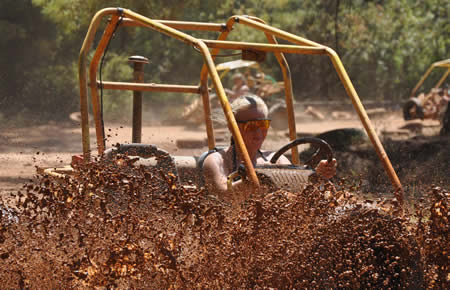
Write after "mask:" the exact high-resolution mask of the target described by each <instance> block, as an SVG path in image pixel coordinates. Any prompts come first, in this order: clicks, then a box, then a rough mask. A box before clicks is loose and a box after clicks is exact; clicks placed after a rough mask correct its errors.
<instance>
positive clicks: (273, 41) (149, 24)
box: [78, 8, 402, 202]
mask: <svg viewBox="0 0 450 290" xmlns="http://www.w3.org/2000/svg"><path fill="white" fill-rule="evenodd" d="M104 17H108V18H110V19H109V21H108V24H107V25H106V27H105V30H104V32H103V35H102V37H101V39H100V41H99V43H98V46H97V48H96V49H95V53H94V55H93V57H92V60H91V62H90V65H89V74H88V73H87V71H86V69H87V54H88V51H89V49H90V47H91V46H92V43H93V40H94V37H95V34H96V32H97V30H98V27H99V25H100V21H101V19H103V18H104ZM237 24H242V25H245V26H248V27H250V28H253V29H256V30H259V31H262V32H264V34H265V35H266V38H267V42H268V43H253V42H238V41H227V40H226V39H227V37H228V34H229V33H230V32H231V31H232V29H233V26H235V25H237ZM116 25H119V26H139V27H146V28H149V29H152V30H156V31H158V32H160V33H163V34H165V35H168V36H170V37H173V38H175V39H178V40H180V41H182V42H184V43H186V44H187V45H190V46H192V47H194V48H195V49H196V50H198V51H199V52H200V53H201V54H202V56H203V60H204V64H203V67H202V70H201V72H200V85H197V86H193V85H174V84H154V83H151V84H145V83H125V82H108V81H102V83H100V82H99V81H98V80H97V68H98V65H99V62H100V59H101V56H102V55H103V53H104V51H105V48H106V47H107V44H108V42H109V41H110V39H111V37H112V35H113V32H114V30H115V27H116ZM181 30H194V31H195V30H196V31H216V32H219V33H220V34H219V36H218V38H217V39H216V40H207V39H199V38H195V37H193V36H191V35H189V34H187V33H185V32H182V31H181ZM277 38H280V39H283V40H285V41H288V42H290V43H292V44H278V42H277ZM210 49H211V50H210ZM221 49H232V50H247V51H248V50H250V51H253V52H272V53H274V55H275V57H276V59H277V61H278V63H279V64H280V67H281V71H282V74H283V79H284V88H285V96H286V106H287V116H288V125H289V138H290V140H294V139H296V126H295V118H294V107H293V101H294V98H293V91H292V81H291V73H290V69H289V66H288V63H287V61H286V58H285V57H284V53H295V54H319V55H328V56H329V58H330V59H331V62H332V63H333V66H334V68H335V70H336V72H337V74H338V76H339V78H340V80H341V82H342V84H343V85H344V88H345V90H346V92H347V94H348V96H349V97H350V99H351V101H352V103H353V106H354V108H355V110H356V112H357V113H358V116H359V118H360V119H361V122H362V124H363V126H364V128H365V130H366V132H367V134H368V136H369V139H370V141H371V142H372V144H373V146H374V148H375V151H376V153H377V155H378V157H379V159H380V160H381V162H382V164H383V166H384V168H385V170H386V172H387V174H388V176H389V178H390V180H391V183H392V184H393V186H394V188H395V190H396V197H397V199H398V200H399V201H400V202H402V185H401V183H400V180H399V179H398V177H397V174H396V172H395V170H394V169H393V167H392V165H391V162H390V160H389V158H388V156H387V154H386V152H385V150H384V148H383V145H382V144H381V142H380V140H379V138H378V136H377V134H376V132H375V130H374V128H373V126H372V124H371V122H370V120H369V117H368V115H367V113H366V111H365V109H364V107H363V105H362V103H361V101H360V99H359V97H358V94H357V93H356V90H355V88H354V87H353V85H352V82H351V81H350V78H349V76H348V74H347V72H346V71H345V69H344V66H343V64H342V62H341V60H340V58H339V56H338V55H337V54H336V52H335V51H334V50H333V49H331V48H329V47H326V46H324V45H321V44H319V43H316V42H313V41H311V40H308V39H305V38H302V37H299V36H296V35H294V34H292V33H289V32H285V31H283V30H281V29H278V28H274V27H271V26H269V25H267V24H266V23H265V22H264V21H263V20H261V19H259V18H257V17H253V16H240V15H235V16H231V17H230V18H228V20H227V21H226V23H220V24H218V23H203V22H186V21H168V20H153V19H150V18H147V17H145V16H142V15H140V14H138V13H136V12H133V11H131V10H129V9H124V8H105V9H102V10H100V11H98V12H97V13H96V14H95V16H94V17H93V19H92V21H91V23H90V26H89V29H88V32H87V34H86V37H85V39H84V42H83V45H82V47H81V50H80V55H79V61H78V73H79V83H80V112H81V129H82V145H83V156H84V160H86V161H87V160H90V141H89V118H88V89H90V92H91V101H92V109H93V116H94V122H95V132H96V139H97V150H98V154H99V155H101V154H102V153H103V152H104V151H105V148H104V137H105V136H103V134H104V133H103V124H102V120H101V115H100V102H99V93H98V89H99V87H100V86H101V87H102V88H103V89H116V90H135V91H160V92H183V93H197V94H200V95H201V96H202V100H203V109H204V117H205V125H206V134H207V138H208V147H209V148H210V149H213V148H214V147H215V137H214V129H213V125H212V119H211V108H210V103H209V93H208V78H211V80H212V84H213V86H214V89H215V91H216V94H217V96H218V97H219V100H220V103H221V105H222V108H223V111H224V114H225V117H226V120H227V122H228V125H229V128H231V133H232V135H233V137H234V140H235V141H236V145H237V146H238V147H239V150H240V152H242V155H243V160H244V165H245V167H246V168H247V173H248V175H249V179H250V181H251V182H252V183H253V184H254V185H255V186H257V187H258V186H259V181H258V178H257V176H256V173H255V170H254V167H253V164H252V162H251V160H250V157H249V155H248V152H247V149H246V147H245V145H244V142H243V139H242V136H241V134H240V132H239V129H238V126H237V123H236V120H235V118H234V115H233V112H232V111H231V107H230V104H229V102H228V98H227V96H226V95H225V90H224V88H223V86H222V83H221V80H220V77H219V74H218V72H217V69H216V66H215V64H214V59H215V55H217V54H218V52H219V51H220V50H221ZM88 75H89V80H88ZM292 162H293V163H294V164H299V157H298V151H297V148H296V147H294V148H292Z"/></svg>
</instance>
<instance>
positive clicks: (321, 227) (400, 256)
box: [0, 160, 449, 289]
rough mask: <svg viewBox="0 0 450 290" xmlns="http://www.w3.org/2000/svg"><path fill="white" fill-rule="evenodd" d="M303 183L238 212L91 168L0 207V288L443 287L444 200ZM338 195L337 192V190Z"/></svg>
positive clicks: (435, 191) (137, 173) (143, 178)
mask: <svg viewBox="0 0 450 290" xmlns="http://www.w3.org/2000/svg"><path fill="white" fill-rule="evenodd" d="M352 186H353V185H351V184H347V183H346V182H345V180H342V181H341V182H340V184H337V185H336V187H332V186H327V185H325V186H318V185H314V184H311V185H309V186H308V187H307V188H306V189H305V190H304V191H303V192H302V193H300V194H292V193H289V192H286V191H283V190H279V191H276V192H273V193H271V194H269V195H267V196H265V197H255V198H253V199H251V200H248V201H247V202H246V203H244V204H242V205H241V206H240V207H239V208H231V207H230V206H229V205H227V204H224V203H222V202H221V201H219V200H217V199H215V198H213V197H211V196H208V195H207V193H206V192H205V191H204V190H203V189H195V188H190V189H189V188H186V187H180V186H178V185H177V184H176V183H175V177H174V176H173V175H171V174H166V173H163V172H162V171H161V170H159V169H156V168H153V169H150V168H146V167H139V168H134V167H131V166H127V165H124V166H116V165H114V166H113V165H111V163H107V162H106V161H103V160H100V161H98V162H95V163H90V164H87V165H82V166H80V167H78V168H76V170H75V172H74V174H73V175H72V176H70V177H67V178H65V179H59V180H56V179H52V178H49V177H48V176H39V177H38V181H37V182H36V183H35V184H30V185H26V186H24V188H23V190H22V191H21V192H18V193H15V194H13V195H12V196H11V198H14V199H15V200H16V202H15V206H14V207H11V206H10V207H7V206H6V204H0V209H1V210H0V218H1V224H0V226H1V227H0V280H1V281H3V282H2V283H3V284H2V287H4V288H28V287H31V288H35V287H37V286H38V285H39V287H44V288H61V287H64V288H66V287H77V288H78V287H81V288H93V287H108V288H144V289H156V288H170V287H180V288H181V287H182V288H194V287H200V288H261V287H264V288H267V287H274V288H289V287H294V288H392V287H395V288H410V289H418V288H442V289H443V288H445V285H448V276H447V275H448V273H447V272H448V268H447V267H448V266H447V264H448V263H447V261H448V252H449V242H448V199H449V194H448V192H447V191H446V190H444V189H442V188H437V187H435V188H432V189H430V193H429V197H430V199H429V200H428V202H423V203H421V204H417V205H416V211H415V212H414V213H406V212H400V211H399V210H398V207H397V206H396V204H395V202H390V201H386V200H381V199H379V200H375V201H370V200H360V199H359V198H356V197H355V196H354V194H352V190H351V188H352ZM335 188H338V189H335Z"/></svg>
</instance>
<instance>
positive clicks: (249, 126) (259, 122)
mask: <svg viewBox="0 0 450 290" xmlns="http://www.w3.org/2000/svg"><path fill="white" fill-rule="evenodd" d="M237 123H239V124H243V129H244V131H246V132H247V131H253V130H256V129H262V130H268V129H269V127H270V119H256V120H247V121H237Z"/></svg>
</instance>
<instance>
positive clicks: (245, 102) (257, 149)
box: [203, 94, 337, 204]
mask: <svg viewBox="0 0 450 290" xmlns="http://www.w3.org/2000/svg"><path fill="white" fill-rule="evenodd" d="M231 109H232V111H233V113H234V117H235V118H236V122H237V123H238V127H239V130H240V132H241V135H242V138H243V140H244V143H245V146H246V147H247V151H248V154H249V157H250V160H251V161H252V162H253V166H255V165H257V164H258V165H263V164H269V163H270V162H269V160H270V159H271V158H272V155H273V154H274V152H269V151H262V150H261V146H262V144H263V142H264V140H265V138H266V136H267V131H268V129H269V126H270V120H269V119H268V108H267V105H266V104H265V103H264V101H263V100H262V99H261V98H260V97H258V96H255V95H252V94H246V95H243V96H241V97H239V98H237V99H236V100H234V101H233V102H232V103H231ZM241 163H242V158H241V153H240V152H239V148H238V146H235V145H234V142H233V140H232V141H231V144H230V146H229V147H228V148H226V149H224V150H220V151H217V152H214V153H211V154H210V155H208V156H207V157H206V159H205V161H204V163H203V173H204V177H205V184H206V188H207V190H208V191H209V192H210V193H214V194H216V195H217V196H218V197H219V198H221V199H222V200H225V201H227V202H230V203H233V204H238V203H240V202H242V201H244V200H245V199H247V198H248V197H249V196H250V194H251V192H252V188H251V184H250V183H249V182H247V181H242V182H239V183H238V184H236V185H235V186H233V190H232V191H231V192H230V191H229V190H228V189H227V177H228V175H230V174H231V173H232V172H234V171H236V169H237V167H238V166H239V165H240V164H241ZM277 164H291V162H290V161H289V160H288V159H287V158H286V157H285V156H281V157H280V158H279V159H278V161H277ZM336 165H337V162H336V160H335V159H333V160H332V161H331V162H327V161H326V160H322V161H320V163H319V164H318V165H317V167H316V173H317V174H318V175H319V176H321V177H323V178H325V179H329V178H331V177H333V176H334V175H335V174H336Z"/></svg>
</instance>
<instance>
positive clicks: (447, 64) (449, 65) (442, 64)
mask: <svg viewBox="0 0 450 290" xmlns="http://www.w3.org/2000/svg"><path fill="white" fill-rule="evenodd" d="M437 67H442V68H447V70H445V71H444V73H443V74H442V77H441V78H440V79H439V81H438V82H437V83H436V84H435V85H434V87H433V88H434V89H437V88H439V87H440V86H441V85H442V83H443V82H444V81H445V80H446V79H447V77H448V75H449V73H450V58H449V59H444V60H441V61H437V62H435V63H433V64H432V65H431V66H430V67H429V68H428V69H427V71H426V72H425V73H424V74H423V76H422V78H421V79H420V80H419V82H417V84H416V86H415V87H414V89H413V90H412V91H411V95H410V97H411V98H412V97H414V96H415V94H416V93H417V90H419V88H420V87H421V86H422V85H423V83H424V82H425V80H426V79H427V78H428V76H429V75H430V73H431V72H432V71H433V70H434V69H435V68H437Z"/></svg>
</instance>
